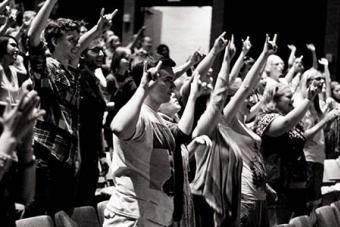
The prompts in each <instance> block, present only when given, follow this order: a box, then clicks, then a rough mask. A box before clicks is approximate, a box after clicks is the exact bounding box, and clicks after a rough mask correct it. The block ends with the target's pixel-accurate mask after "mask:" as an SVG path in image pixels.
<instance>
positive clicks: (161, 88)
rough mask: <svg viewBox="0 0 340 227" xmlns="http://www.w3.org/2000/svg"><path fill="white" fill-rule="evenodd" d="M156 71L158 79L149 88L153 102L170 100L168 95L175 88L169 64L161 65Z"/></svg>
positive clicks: (160, 102) (172, 72)
mask: <svg viewBox="0 0 340 227" xmlns="http://www.w3.org/2000/svg"><path fill="white" fill-rule="evenodd" d="M158 73H159V79H158V80H157V82H156V84H155V85H154V86H153V87H152V89H151V90H150V96H151V97H152V99H153V100H154V101H155V102H157V103H159V104H162V103H166V102H169V101H170V97H171V95H172V93H173V91H174V89H175V84H174V79H175V74H174V71H173V70H172V68H171V67H170V66H169V67H167V66H166V67H164V66H162V68H161V69H160V70H159V72H158Z"/></svg>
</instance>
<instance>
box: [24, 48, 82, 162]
mask: <svg viewBox="0 0 340 227" xmlns="http://www.w3.org/2000/svg"><path fill="white" fill-rule="evenodd" d="M45 50H46V47H45V46H44V44H43V43H40V45H39V46H37V47H32V46H29V66H28V68H29V73H30V77H31V79H32V81H33V86H34V89H35V90H36V91H37V92H38V94H39V96H40V100H41V108H42V109H44V110H45V111H46V114H45V115H44V116H43V117H42V118H41V119H39V120H38V121H37V124H36V126H35V128H34V142H35V143H39V144H40V145H42V146H44V147H45V148H47V149H48V150H49V151H50V154H51V155H53V156H54V157H55V158H56V159H57V160H59V161H61V162H66V163H67V164H69V165H73V164H74V162H75V160H76V158H77V157H78V155H79V153H78V128H79V127H78V109H79V97H80V93H79V88H80V85H79V72H78V71H77V70H76V69H74V68H71V67H68V68H65V67H64V66H63V65H62V64H61V63H60V62H59V61H57V60H56V59H54V58H51V57H47V56H46V54H45Z"/></svg>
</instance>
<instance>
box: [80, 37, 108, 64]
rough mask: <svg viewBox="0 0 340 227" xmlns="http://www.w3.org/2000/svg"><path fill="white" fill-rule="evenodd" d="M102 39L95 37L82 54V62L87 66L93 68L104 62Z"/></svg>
mask: <svg viewBox="0 0 340 227" xmlns="http://www.w3.org/2000/svg"><path fill="white" fill-rule="evenodd" d="M103 48H104V40H103V39H100V38H99V39H95V40H93V41H92V42H91V43H90V45H89V47H88V48H87V49H86V50H85V51H84V52H83V54H82V63H83V64H84V65H86V66H87V67H88V68H90V69H92V70H95V69H96V68H98V67H101V66H102V65H103V63H104V51H103Z"/></svg>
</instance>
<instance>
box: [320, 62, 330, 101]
mask: <svg viewBox="0 0 340 227" xmlns="http://www.w3.org/2000/svg"><path fill="white" fill-rule="evenodd" d="M319 63H320V64H321V65H323V66H324V75H325V85H326V99H327V98H331V97H332V88H331V82H332V80H331V74H330V72H329V67H328V60H327V59H326V58H321V59H320V60H319Z"/></svg>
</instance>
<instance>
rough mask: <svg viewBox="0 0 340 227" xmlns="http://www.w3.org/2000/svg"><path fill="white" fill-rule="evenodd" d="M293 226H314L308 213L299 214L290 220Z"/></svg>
mask: <svg viewBox="0 0 340 227" xmlns="http://www.w3.org/2000/svg"><path fill="white" fill-rule="evenodd" d="M289 224H290V225H291V226H292V227H313V225H312V221H311V220H310V217H309V216H307V215H303V216H298V217H295V218H293V219H291V220H290V221H289Z"/></svg>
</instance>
